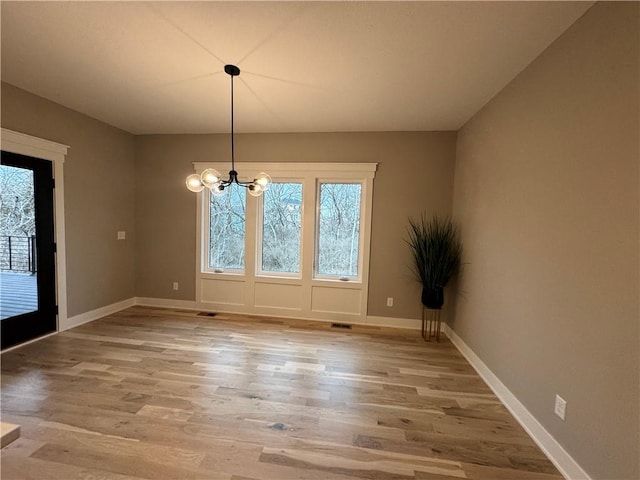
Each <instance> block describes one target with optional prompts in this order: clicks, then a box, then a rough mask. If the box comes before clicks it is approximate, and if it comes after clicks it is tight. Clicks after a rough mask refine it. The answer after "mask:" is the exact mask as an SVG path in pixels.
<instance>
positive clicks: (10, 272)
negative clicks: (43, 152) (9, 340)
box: [0, 165, 38, 320]
mask: <svg viewBox="0 0 640 480" xmlns="http://www.w3.org/2000/svg"><path fill="white" fill-rule="evenodd" d="M0 192H1V193H0V277H1V278H0V282H1V284H2V289H1V291H0V319H2V320H4V319H5V318H9V317H13V316H16V315H21V314H24V313H29V312H33V311H36V310H37V309H38V281H37V276H38V271H37V262H36V255H37V252H36V221H35V197H34V179H33V171H32V170H29V169H26V168H18V167H12V166H7V165H0Z"/></svg>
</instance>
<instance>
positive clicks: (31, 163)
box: [0, 150, 57, 350]
mask: <svg viewBox="0 0 640 480" xmlns="http://www.w3.org/2000/svg"><path fill="white" fill-rule="evenodd" d="M2 164H3V165H8V166H14V167H19V168H26V169H29V170H32V171H33V177H34V197H35V198H34V200H35V221H36V247H37V259H36V261H37V265H38V268H37V270H38V274H37V275H38V278H37V284H38V310H36V311H35V312H28V313H24V314H22V315H16V316H15V317H10V318H7V319H4V320H2V321H1V323H0V328H1V332H0V333H1V344H2V345H1V347H2V349H3V350H4V349H5V348H8V347H11V346H14V345H17V344H20V343H23V342H25V341H28V340H32V339H34V338H38V337H40V336H42V335H46V334H48V333H52V332H55V331H56V330H57V318H56V317H57V306H56V263H55V262H56V260H55V230H54V205H55V204H54V200H53V197H54V181H53V163H52V162H51V161H49V160H43V159H39V158H34V157H30V156H26V155H21V154H18V153H12V152H7V151H4V150H3V151H2Z"/></svg>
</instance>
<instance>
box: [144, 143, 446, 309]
mask: <svg viewBox="0 0 640 480" xmlns="http://www.w3.org/2000/svg"><path fill="white" fill-rule="evenodd" d="M455 142H456V134H455V133H453V132H432V133H425V132H419V133H418V132H415V133H409V132H401V133H316V134H246V135H238V136H237V138H236V158H237V159H238V164H237V168H238V169H239V171H240V172H242V161H247V162H249V161H251V162H253V161H264V162H378V163H379V166H378V172H377V173H376V178H375V181H374V195H373V197H374V200H373V224H372V243H371V270H370V284H369V305H368V314H369V315H376V316H385V317H394V318H415V319H418V318H420V316H421V307H420V288H419V286H418V285H417V284H416V283H415V282H414V281H413V280H412V279H411V277H410V274H409V253H408V250H407V246H406V245H405V244H404V242H403V237H404V235H405V233H406V226H407V217H408V216H409V215H413V216H417V215H419V214H420V212H421V211H422V210H425V211H427V212H428V213H440V214H448V213H450V211H451V201H452V187H453V166H454V155H455ZM229 158H230V154H229V136H228V135H148V136H139V137H136V229H137V230H136V232H137V250H136V261H137V263H136V291H137V294H138V296H143V297H154V298H172V299H182V300H194V299H195V265H196V261H195V258H196V252H195V247H196V239H195V232H196V223H195V222H196V215H195V209H196V197H195V195H194V194H192V193H190V192H189V191H187V190H186V188H185V187H184V178H185V177H186V176H187V175H188V174H189V173H193V167H192V165H191V163H192V162H203V161H212V160H216V161H220V160H226V159H229ZM173 281H177V282H179V283H180V285H181V290H180V291H178V292H173V291H172V290H171V285H172V282H173ZM387 297H394V306H393V307H390V308H389V307H386V298H387Z"/></svg>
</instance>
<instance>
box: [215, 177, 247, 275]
mask: <svg viewBox="0 0 640 480" xmlns="http://www.w3.org/2000/svg"><path fill="white" fill-rule="evenodd" d="M209 202H210V223H209V268H222V269H225V270H226V269H234V270H243V269H244V231H245V206H246V191H245V189H244V188H243V187H239V186H238V185H235V184H233V185H230V186H228V187H227V188H226V189H225V191H224V194H223V195H221V196H219V197H217V196H214V195H213V194H209Z"/></svg>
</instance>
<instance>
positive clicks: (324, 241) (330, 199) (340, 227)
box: [317, 183, 362, 277]
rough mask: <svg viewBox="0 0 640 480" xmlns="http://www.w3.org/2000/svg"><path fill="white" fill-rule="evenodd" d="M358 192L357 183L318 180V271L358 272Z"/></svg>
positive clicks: (360, 187)
mask: <svg viewBox="0 0 640 480" xmlns="http://www.w3.org/2000/svg"><path fill="white" fill-rule="evenodd" d="M361 194H362V185H361V184H360V183H322V184H320V208H319V219H318V266H317V272H318V274H320V275H336V276H345V277H356V276H358V253H359V239H360V196H361Z"/></svg>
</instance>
